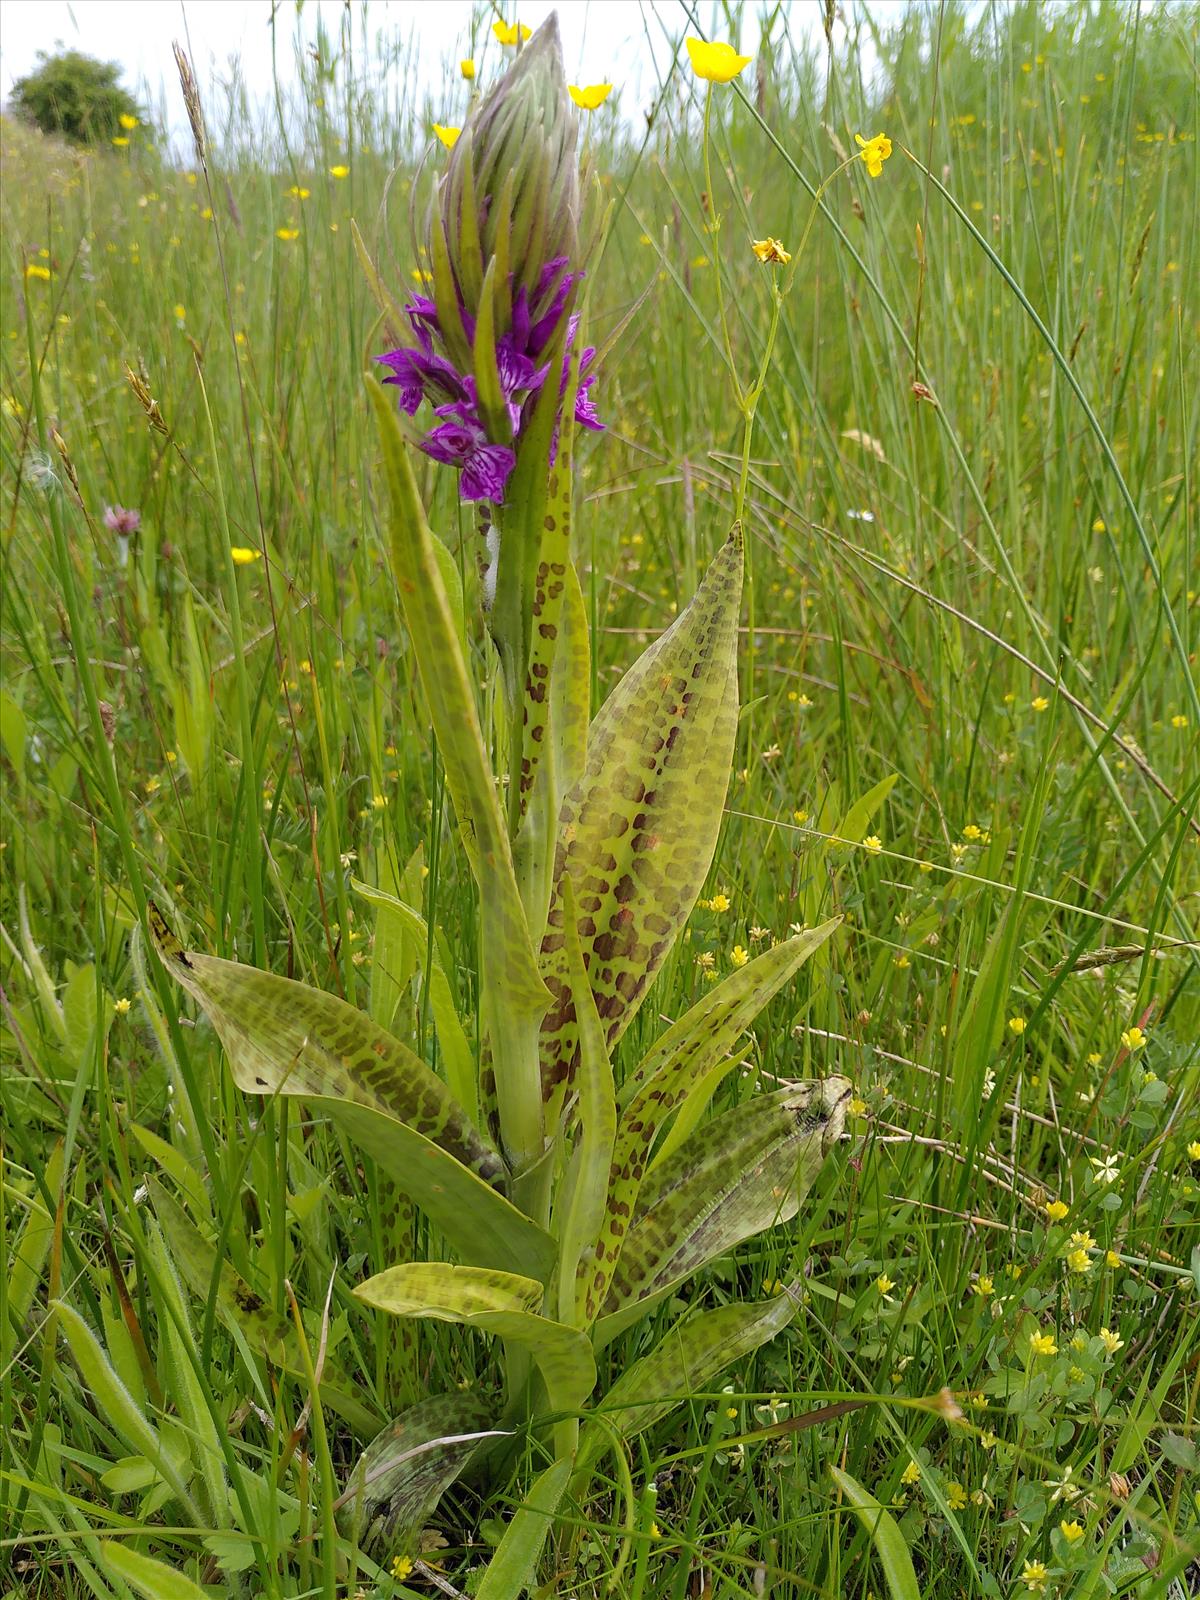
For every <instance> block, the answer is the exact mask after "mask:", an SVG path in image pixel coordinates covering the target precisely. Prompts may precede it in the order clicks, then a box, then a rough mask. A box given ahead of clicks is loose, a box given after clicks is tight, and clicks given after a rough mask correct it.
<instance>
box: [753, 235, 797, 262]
mask: <svg viewBox="0 0 1200 1600" xmlns="http://www.w3.org/2000/svg"><path fill="white" fill-rule="evenodd" d="M750 248H751V250H753V251H754V254H755V255H756V256H757V257H758V259H759V260H760V261H761V262H762V264H763V266H764V267H774V266H779V267H786V266H787V264H788V262H789V261H790V260H791V259H792V255H791V251H790V250H785V249H784V248H783V245H782V244H780V242H779V240H778V239H752V240H751V241H750Z"/></svg>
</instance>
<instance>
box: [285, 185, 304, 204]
mask: <svg viewBox="0 0 1200 1600" xmlns="http://www.w3.org/2000/svg"><path fill="white" fill-rule="evenodd" d="M308 193H309V192H308V190H307V189H302V188H301V187H300V185H299V184H298V183H294V184H293V185H292V187H291V188H290V189H289V190H288V194H289V195H290V196H291V198H292V199H293V200H307V199H308Z"/></svg>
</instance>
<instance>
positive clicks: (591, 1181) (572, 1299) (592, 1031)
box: [558, 878, 617, 1327]
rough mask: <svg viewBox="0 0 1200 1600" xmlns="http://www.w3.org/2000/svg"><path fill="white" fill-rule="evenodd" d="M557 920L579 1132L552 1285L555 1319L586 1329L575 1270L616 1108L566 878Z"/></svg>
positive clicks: (594, 1218) (600, 1221)
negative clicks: (575, 1060)
mask: <svg viewBox="0 0 1200 1600" xmlns="http://www.w3.org/2000/svg"><path fill="white" fill-rule="evenodd" d="M563 918H564V923H565V928H566V935H567V946H566V949H567V977H568V981H569V982H570V985H571V993H572V995H573V996H574V997H575V1013H576V1020H577V1022H578V1025H579V1051H580V1061H579V1071H578V1073H577V1074H576V1082H577V1083H578V1086H579V1121H580V1125H581V1131H580V1136H579V1145H578V1148H577V1150H576V1153H575V1154H576V1160H575V1163H574V1183H573V1185H572V1188H571V1191H570V1197H569V1199H568V1201H567V1208H566V1217H565V1218H564V1220H563V1222H562V1225H561V1227H560V1228H559V1230H558V1231H559V1235H560V1239H561V1244H560V1248H559V1263H558V1283H559V1315H560V1316H561V1317H562V1319H563V1321H564V1322H572V1323H578V1322H580V1320H581V1318H584V1320H583V1325H584V1326H585V1327H586V1326H588V1325H589V1324H590V1323H591V1321H592V1320H593V1318H592V1316H586V1317H585V1316H584V1313H585V1307H584V1297H583V1295H582V1294H580V1293H579V1289H581V1288H582V1287H583V1286H582V1285H578V1286H577V1284H576V1276H577V1272H578V1269H579V1267H580V1265H581V1264H582V1263H583V1262H584V1261H585V1259H586V1260H587V1261H590V1260H591V1259H592V1257H593V1255H594V1253H595V1247H596V1242H597V1240H598V1239H600V1237H601V1235H602V1230H603V1225H604V1212H605V1201H606V1200H607V1198H608V1170H609V1166H610V1165H611V1162H612V1151H613V1139H614V1137H615V1135H616V1131H617V1106H616V1096H615V1094H614V1090H613V1075H612V1063H611V1062H610V1061H609V1059H608V1048H607V1046H606V1045H605V1043H604V1030H603V1028H602V1027H601V1026H600V1018H599V1017H598V1016H597V1014H596V1002H595V1001H594V1000H593V999H592V991H591V989H590V988H589V986H588V981H587V973H586V972H585V971H584V966H583V950H582V947H581V946H580V943H579V932H578V928H577V926H576V919H575V895H574V891H573V890H572V888H571V880H570V879H569V878H568V879H566V880H565V882H564V884H563Z"/></svg>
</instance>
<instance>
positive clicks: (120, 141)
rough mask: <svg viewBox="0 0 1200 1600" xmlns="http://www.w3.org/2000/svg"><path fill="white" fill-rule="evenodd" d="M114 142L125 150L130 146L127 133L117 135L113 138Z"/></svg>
mask: <svg viewBox="0 0 1200 1600" xmlns="http://www.w3.org/2000/svg"><path fill="white" fill-rule="evenodd" d="M113 143H114V144H115V145H116V147H117V149H118V150H124V149H125V148H126V147H127V146H128V144H129V140H128V139H127V138H126V137H125V135H124V134H123V133H119V134H118V135H117V137H116V138H115V139H114V140H113Z"/></svg>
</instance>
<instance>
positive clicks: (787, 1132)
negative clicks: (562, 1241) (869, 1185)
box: [596, 1078, 851, 1342]
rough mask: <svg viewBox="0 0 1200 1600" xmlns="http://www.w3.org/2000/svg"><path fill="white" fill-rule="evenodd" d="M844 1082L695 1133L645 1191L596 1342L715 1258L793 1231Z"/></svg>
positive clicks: (805, 1089)
mask: <svg viewBox="0 0 1200 1600" xmlns="http://www.w3.org/2000/svg"><path fill="white" fill-rule="evenodd" d="M850 1092H851V1085H850V1082H849V1080H848V1079H847V1078H828V1079H826V1080H825V1081H824V1082H821V1083H798V1084H794V1085H792V1086H790V1087H789V1088H787V1089H780V1090H777V1091H776V1092H774V1093H773V1094H765V1095H756V1096H755V1097H754V1098H753V1099H752V1100H748V1101H746V1102H745V1104H743V1105H740V1106H738V1107H737V1108H736V1109H735V1110H733V1111H731V1112H728V1113H726V1114H725V1115H723V1116H721V1117H717V1118H714V1119H713V1120H712V1121H710V1122H707V1123H705V1124H704V1126H703V1127H700V1128H697V1130H696V1131H695V1133H693V1134H692V1136H691V1137H690V1138H689V1139H687V1140H685V1141H684V1143H683V1144H682V1145H681V1146H680V1147H679V1149H678V1150H677V1151H675V1152H674V1154H673V1155H671V1156H670V1157H668V1158H667V1160H665V1161H664V1162H663V1163H662V1164H661V1166H658V1167H655V1168H654V1170H653V1171H652V1172H651V1173H650V1174H649V1175H648V1176H647V1178H646V1180H645V1182H644V1183H643V1185H642V1192H641V1194H640V1195H639V1197H638V1206H637V1210H636V1212H635V1213H634V1217H633V1222H632V1224H631V1226H630V1229H629V1233H628V1236H627V1237H626V1239H625V1246H624V1249H623V1250H622V1252H621V1257H620V1260H619V1261H618V1262H617V1266H616V1270H615V1272H614V1274H613V1278H612V1282H611V1284H610V1286H609V1291H608V1297H607V1299H606V1300H605V1302H604V1305H603V1307H602V1311H603V1312H604V1313H605V1314H604V1315H602V1317H601V1320H600V1322H599V1324H598V1325H597V1328H596V1337H597V1339H598V1340H600V1341H601V1342H603V1341H604V1340H606V1339H611V1338H612V1337H613V1335H614V1334H615V1333H617V1332H619V1331H620V1329H621V1327H623V1326H625V1325H626V1324H627V1323H628V1322H630V1321H632V1320H633V1319H634V1317H635V1316H637V1315H640V1314H641V1313H642V1311H644V1310H645V1307H646V1302H647V1301H650V1300H654V1299H658V1298H659V1297H660V1296H661V1295H663V1294H665V1293H666V1292H667V1291H668V1290H669V1289H671V1288H673V1287H674V1286H675V1285H676V1284H678V1283H682V1282H683V1280H684V1279H685V1278H688V1277H690V1276H691V1275H692V1273H694V1272H698V1271H699V1270H700V1268H701V1267H703V1266H705V1265H706V1264H707V1263H708V1262H709V1261H712V1260H714V1259H715V1258H716V1257H717V1256H720V1255H724V1254H725V1253H726V1252H727V1251H729V1250H732V1249H733V1248H734V1247H735V1246H736V1245H739V1244H741V1243H742V1242H743V1240H745V1239H750V1238H753V1237H754V1235H755V1234H758V1233H762V1232H763V1231H764V1230H765V1229H767V1228H769V1227H772V1226H773V1225H774V1224H776V1223H780V1222H790V1221H791V1219H792V1218H793V1217H794V1216H795V1215H796V1213H797V1211H798V1210H799V1209H800V1203H801V1201H802V1200H803V1198H804V1196H805V1195H806V1194H807V1193H808V1191H809V1189H810V1188H811V1187H812V1183H813V1180H814V1178H815V1177H816V1175H817V1173H818V1171H819V1170H820V1166H821V1163H822V1161H823V1160H824V1159H825V1155H826V1153H827V1152H828V1151H829V1150H830V1149H832V1148H833V1146H834V1145H835V1144H836V1142H837V1140H838V1139H839V1138H840V1137H841V1133H842V1128H843V1125H844V1123H845V1116H846V1109H845V1108H846V1101H847V1100H848V1099H849V1096H850Z"/></svg>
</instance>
